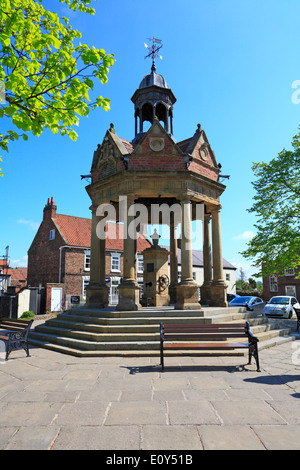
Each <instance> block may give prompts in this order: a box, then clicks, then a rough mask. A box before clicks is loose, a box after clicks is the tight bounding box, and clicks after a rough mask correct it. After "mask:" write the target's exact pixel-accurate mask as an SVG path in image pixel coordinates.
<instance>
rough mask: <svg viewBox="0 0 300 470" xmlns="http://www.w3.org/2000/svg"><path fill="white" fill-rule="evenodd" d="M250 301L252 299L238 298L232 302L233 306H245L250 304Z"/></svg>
mask: <svg viewBox="0 0 300 470" xmlns="http://www.w3.org/2000/svg"><path fill="white" fill-rule="evenodd" d="M250 299H251V297H236V298H235V299H233V300H232V301H231V304H245V303H247V302H249V300H250Z"/></svg>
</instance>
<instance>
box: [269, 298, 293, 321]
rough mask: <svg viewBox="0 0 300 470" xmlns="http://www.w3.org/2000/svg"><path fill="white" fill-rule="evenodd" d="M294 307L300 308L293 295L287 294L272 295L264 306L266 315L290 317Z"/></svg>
mask: <svg viewBox="0 0 300 470" xmlns="http://www.w3.org/2000/svg"><path fill="white" fill-rule="evenodd" d="M294 308H297V309H300V304H299V303H298V300H297V299H296V298H295V297H290V296H288V295H282V296H279V295H278V296H275V297H272V298H271V299H270V300H269V302H268V303H267V304H266V306H265V308H264V315H266V316H267V317H281V318H292V316H293V313H294Z"/></svg>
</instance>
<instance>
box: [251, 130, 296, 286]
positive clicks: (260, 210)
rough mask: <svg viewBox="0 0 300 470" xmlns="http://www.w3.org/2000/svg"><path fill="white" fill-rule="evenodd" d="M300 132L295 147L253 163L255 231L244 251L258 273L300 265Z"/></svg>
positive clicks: (268, 272) (280, 273) (281, 271)
mask: <svg viewBox="0 0 300 470" xmlns="http://www.w3.org/2000/svg"><path fill="white" fill-rule="evenodd" d="M299 139H300V134H298V135H296V136H295V137H294V139H293V142H292V150H286V149H283V150H282V152H280V153H279V154H278V156H277V157H276V158H274V159H273V160H271V161H270V162H269V163H265V162H262V163H254V164H253V167H252V168H253V171H254V175H255V177H256V180H255V182H254V183H252V184H253V186H254V189H255V191H256V194H255V196H254V204H253V206H252V207H251V208H250V209H249V210H248V211H249V212H252V213H255V214H256V216H257V223H256V224H255V228H256V235H255V236H254V237H253V238H252V240H251V241H250V242H249V243H248V247H247V249H246V250H245V251H244V252H243V253H242V254H243V255H244V256H245V257H246V258H251V259H253V261H254V262H253V264H254V266H256V267H257V268H258V273H256V275H255V276H257V277H258V276H261V275H263V276H269V275H271V274H273V273H277V274H278V275H283V274H284V269H287V268H295V267H296V266H299V265H300V184H299V181H300V140H299ZM298 277H299V275H298Z"/></svg>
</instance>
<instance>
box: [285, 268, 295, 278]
mask: <svg viewBox="0 0 300 470" xmlns="http://www.w3.org/2000/svg"><path fill="white" fill-rule="evenodd" d="M284 275H285V276H295V268H290V269H285V270H284Z"/></svg>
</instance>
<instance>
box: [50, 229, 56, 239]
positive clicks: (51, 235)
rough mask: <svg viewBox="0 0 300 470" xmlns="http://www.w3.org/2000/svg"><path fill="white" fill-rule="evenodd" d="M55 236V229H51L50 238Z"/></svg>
mask: <svg viewBox="0 0 300 470" xmlns="http://www.w3.org/2000/svg"><path fill="white" fill-rule="evenodd" d="M54 238H55V229H53V230H50V240H54Z"/></svg>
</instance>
